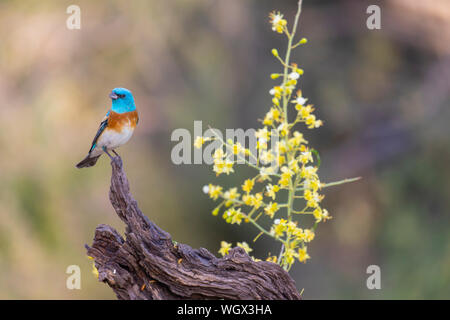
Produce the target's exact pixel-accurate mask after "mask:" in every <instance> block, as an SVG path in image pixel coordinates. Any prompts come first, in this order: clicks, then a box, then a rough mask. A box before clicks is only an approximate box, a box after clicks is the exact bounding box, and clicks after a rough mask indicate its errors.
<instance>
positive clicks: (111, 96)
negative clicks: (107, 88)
mask: <svg viewBox="0 0 450 320" xmlns="http://www.w3.org/2000/svg"><path fill="white" fill-rule="evenodd" d="M109 97H110V98H111V99H113V100H116V99H117V98H119V97H118V96H117V94H115V93H114V91H111V93H110V94H109Z"/></svg>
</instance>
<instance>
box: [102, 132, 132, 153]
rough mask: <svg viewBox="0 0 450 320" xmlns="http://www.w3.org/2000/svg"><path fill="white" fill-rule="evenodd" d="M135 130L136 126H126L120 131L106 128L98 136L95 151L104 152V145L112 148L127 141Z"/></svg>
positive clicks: (109, 148)
mask: <svg viewBox="0 0 450 320" xmlns="http://www.w3.org/2000/svg"><path fill="white" fill-rule="evenodd" d="M133 131H134V128H132V127H131V126H124V127H123V128H122V131H120V132H117V131H115V130H112V129H108V128H106V129H105V131H104V132H103V133H102V135H101V136H100V137H99V138H98V141H97V145H96V147H95V149H96V150H95V153H102V151H103V147H106V149H108V150H111V149H115V148H117V147H120V146H121V145H123V144H125V143H127V142H128V140H130V138H131V136H132V135H133Z"/></svg>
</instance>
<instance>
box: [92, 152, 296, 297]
mask: <svg viewBox="0 0 450 320" xmlns="http://www.w3.org/2000/svg"><path fill="white" fill-rule="evenodd" d="M111 165H112V177H111V189H110V193H109V198H110V201H111V204H112V206H113V207H114V209H115V211H116V213H117V215H118V216H119V218H120V219H122V221H123V222H125V224H126V225H127V228H126V231H125V239H124V238H122V236H121V235H120V234H119V233H118V232H117V231H116V230H115V229H113V228H112V227H110V226H107V225H104V224H101V225H99V226H97V228H96V230H95V236H94V242H93V244H92V246H91V247H89V246H88V245H86V249H87V254H88V255H89V256H90V257H92V258H94V261H95V266H96V268H97V269H98V272H99V277H98V279H99V281H102V282H105V283H107V284H108V285H109V286H110V287H111V289H112V290H113V291H114V292H115V293H116V295H117V297H118V298H119V299H300V294H299V292H298V291H297V289H296V287H295V283H294V280H292V278H291V277H290V276H289V274H288V273H287V272H285V271H284V270H283V269H282V268H281V267H280V266H278V265H277V264H274V263H271V262H266V261H260V262H254V261H253V260H252V259H251V258H250V257H249V256H248V255H247V254H246V253H245V251H244V250H243V249H242V248H239V247H236V248H233V249H231V250H230V253H229V255H227V256H225V257H224V258H217V257H215V256H214V255H213V254H212V253H210V252H209V251H208V250H206V249H204V248H200V249H192V248H191V247H190V246H188V245H186V244H181V243H178V244H174V243H173V242H172V238H171V236H170V234H168V233H167V232H165V231H164V230H162V229H161V228H159V227H158V226H157V225H155V224H154V223H153V222H151V221H150V220H149V219H148V218H147V217H146V216H145V215H144V214H143V213H142V212H141V210H139V207H138V205H137V202H136V200H134V198H133V196H132V195H131V193H130V187H129V183H128V179H127V177H126V175H125V172H124V170H123V165H122V160H121V159H120V158H119V157H115V158H114V160H113V161H111Z"/></svg>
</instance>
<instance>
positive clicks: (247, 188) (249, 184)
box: [242, 179, 255, 193]
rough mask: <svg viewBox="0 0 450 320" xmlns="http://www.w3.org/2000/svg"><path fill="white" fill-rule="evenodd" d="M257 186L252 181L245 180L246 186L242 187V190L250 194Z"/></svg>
mask: <svg viewBox="0 0 450 320" xmlns="http://www.w3.org/2000/svg"><path fill="white" fill-rule="evenodd" d="M254 185H255V182H254V181H253V180H252V179H247V180H245V182H244V184H243V185H242V190H244V191H245V192H247V193H249V192H250V191H252V189H253V186H254Z"/></svg>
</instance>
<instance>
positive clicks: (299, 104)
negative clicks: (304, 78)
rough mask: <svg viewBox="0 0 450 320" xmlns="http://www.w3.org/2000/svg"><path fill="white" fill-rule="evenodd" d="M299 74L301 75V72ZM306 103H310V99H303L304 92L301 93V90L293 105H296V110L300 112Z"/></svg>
mask: <svg viewBox="0 0 450 320" xmlns="http://www.w3.org/2000/svg"><path fill="white" fill-rule="evenodd" d="M297 74H300V72H299V73H297ZM306 101H308V99H306V98H303V97H302V91H301V90H298V91H297V98H295V99H294V100H292V101H291V102H292V103H295V108H296V109H297V110H299V109H300V108H301V107H302V106H303V105H304V104H305V103H306Z"/></svg>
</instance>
